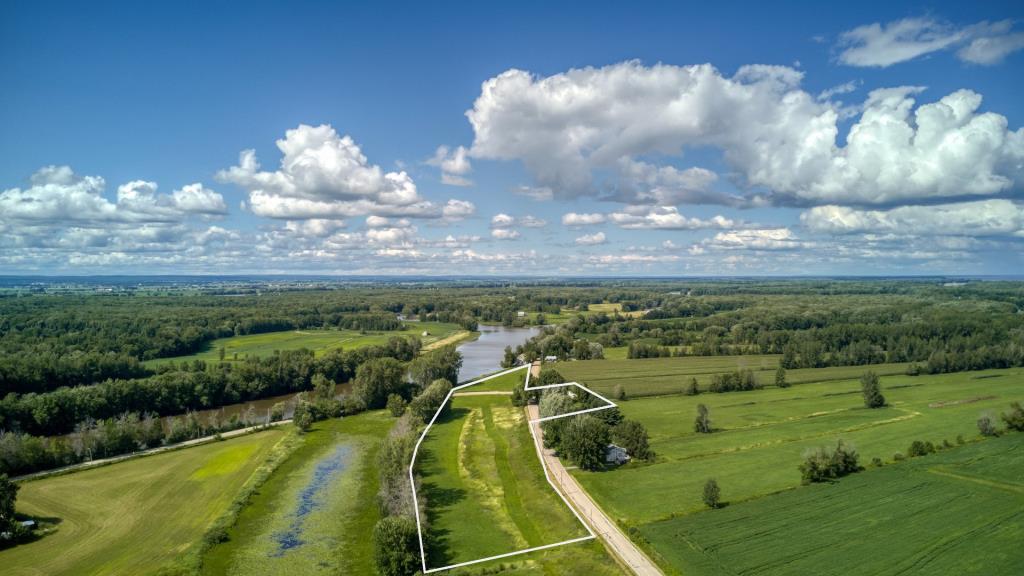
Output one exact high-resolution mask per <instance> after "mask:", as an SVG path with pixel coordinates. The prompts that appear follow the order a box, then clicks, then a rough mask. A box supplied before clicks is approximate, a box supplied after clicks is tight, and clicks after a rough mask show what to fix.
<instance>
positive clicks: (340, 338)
mask: <svg viewBox="0 0 1024 576" xmlns="http://www.w3.org/2000/svg"><path fill="white" fill-rule="evenodd" d="M406 327H407V328H406V329H405V330H394V331H372V332H360V331H357V330H289V331H285V332H267V333H265V334H249V335H246V336H232V337H230V338H218V339H217V340H214V341H212V342H211V343H210V344H209V345H208V346H207V348H206V349H205V350H203V351H202V352H197V353H195V354H190V355H188V356H176V357H173V358H158V359H155V360H149V361H147V362H145V364H146V365H147V366H150V367H154V366H158V365H160V364H166V363H168V362H182V361H192V360H204V361H206V362H217V361H219V360H220V349H221V348H224V360H225V361H226V362H231V361H234V360H236V359H237V360H244V359H245V357H246V356H257V357H262V356H269V355H271V354H273V353H274V351H275V350H298V349H299V348H308V349H310V350H312V351H313V352H314V353H315V354H316V355H317V356H319V355H321V354H324V353H325V352H328V351H330V350H336V349H338V348H342V349H345V350H353V349H356V348H362V347H365V346H377V345H382V344H387V341H388V339H390V338H393V337H395V336H416V337H418V338H420V339H421V340H422V341H423V344H424V348H427V347H430V346H431V345H432V344H436V343H440V342H441V341H446V342H447V343H455V342H456V341H458V340H460V339H461V338H457V337H456V336H459V335H461V336H462V337H464V338H468V337H469V336H471V335H472V332H468V331H466V330H463V329H462V328H461V327H460V326H458V325H457V324H448V323H443V322H407V323H406ZM424 331H426V332H429V335H428V336H423V335H422V334H423V332H424Z"/></svg>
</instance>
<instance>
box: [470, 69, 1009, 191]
mask: <svg viewBox="0 0 1024 576" xmlns="http://www.w3.org/2000/svg"><path fill="white" fill-rule="evenodd" d="M802 75H803V73H802V72H801V71H799V70H795V69H792V68H788V67H785V66H760V65H759V66H744V67H742V68H740V70H738V71H737V72H736V74H734V75H733V76H731V77H727V76H723V75H722V74H721V73H719V71H718V70H716V69H715V68H714V67H712V66H710V65H698V66H671V65H664V64H660V65H655V66H644V65H642V64H640V63H639V62H635V61H633V62H624V63H620V64H614V65H610V66H604V67H601V68H583V69H573V70H569V71H568V72H564V73H561V74H555V75H553V76H548V77H536V76H533V75H531V74H529V73H527V72H524V71H521V70H508V71H506V72H504V73H502V74H500V75H498V76H496V77H494V78H491V79H490V80H488V81H486V82H485V83H484V84H483V86H482V90H481V94H480V96H479V97H478V98H477V99H476V101H475V103H474V105H473V109H472V110H470V111H468V112H467V116H468V118H469V120H470V123H471V124H472V126H473V130H474V133H475V138H474V141H473V146H472V148H471V150H470V154H471V155H472V156H473V157H475V158H489V159H500V160H518V161H520V162H522V163H523V165H524V166H525V168H526V170H527V171H528V172H529V173H531V174H532V175H533V177H534V179H535V181H536V187H537V188H542V189H547V190H551V192H552V197H561V198H575V197H578V196H585V195H589V196H599V195H602V194H605V195H607V192H608V190H609V188H612V189H613V190H614V199H617V200H621V201H625V202H628V203H631V204H638V203H650V204H655V205H658V204H661V205H668V204H676V203H680V202H688V203H690V202H692V203H707V204H712V203H718V204H725V205H744V204H745V203H756V204H759V205H760V204H763V203H764V199H763V198H761V197H759V196H757V195H756V192H755V191H757V190H761V189H763V190H768V191H770V192H771V197H772V198H773V199H774V200H775V201H778V202H784V203H798V204H893V203H897V202H902V201H910V200H922V199H927V200H929V201H931V200H933V199H934V198H936V197H943V198H955V197H965V196H977V195H994V194H1000V193H1004V192H1006V191H1007V190H1009V189H1011V188H1012V187H1014V186H1015V185H1017V186H1019V185H1020V183H1021V181H1022V180H1024V130H1022V129H1017V130H1011V129H1009V126H1008V125H1009V123H1008V121H1007V119H1006V117H1005V116H1002V115H999V114H996V113H993V112H982V111H981V110H980V107H981V95H980V94H977V93H975V92H972V91H969V90H960V91H957V92H953V93H951V94H948V95H946V96H945V97H943V98H941V99H940V100H938V101H936V102H930V103H925V104H922V105H920V106H917V102H916V101H915V99H914V96H915V95H916V94H917V93H919V92H920V89H919V88H914V87H900V88H896V89H885V90H876V91H874V92H872V93H870V95H869V96H868V98H867V100H866V101H865V102H864V103H863V104H862V105H861V106H858V107H857V108H856V110H857V112H856V113H852V112H851V110H853V109H852V108H851V107H848V106H844V105H841V104H840V103H836V102H832V101H830V100H827V99H826V100H821V99H819V98H818V97H817V96H815V95H812V94H809V93H808V92H806V91H804V90H802V89H801V88H800V82H801V79H802ZM915 106H916V108H915ZM851 114H852V115H853V116H856V120H855V121H854V122H853V123H852V125H851V126H850V128H849V131H848V133H846V134H841V132H840V127H839V123H840V121H841V120H842V119H843V118H846V117H849V116H850V115H851ZM698 148H700V149H703V148H715V149H719V150H721V151H722V153H723V158H724V161H725V162H726V163H727V164H728V165H729V166H730V167H731V168H732V174H733V175H734V176H733V178H734V179H735V180H736V183H737V184H739V185H740V186H742V187H744V188H746V189H747V190H750V191H751V192H748V193H747V194H748V195H749V194H751V193H754V194H755V196H754V197H753V198H745V199H743V200H745V201H746V202H744V201H741V200H740V199H737V198H733V197H730V196H728V195H723V194H719V193H715V192H714V191H713V190H712V189H711V187H712V186H711V185H712V184H713V183H714V182H715V178H717V176H716V175H715V174H714V173H713V172H711V171H708V170H706V169H703V168H700V167H696V166H694V167H689V168H677V167H674V166H657V165H654V164H652V163H651V162H647V161H644V160H642V159H641V158H651V157H664V158H668V159H673V158H675V159H678V158H680V157H681V156H682V154H684V153H685V152H686V150H688V149H698ZM602 174H609V175H608V176H607V177H606V180H605V181H600V179H601V178H602V176H601V175H602Z"/></svg>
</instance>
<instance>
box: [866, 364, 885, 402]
mask: <svg viewBox="0 0 1024 576" xmlns="http://www.w3.org/2000/svg"><path fill="white" fill-rule="evenodd" d="M860 391H861V394H862V395H863V396H864V406H866V407H867V408H881V407H882V406H885V396H882V387H881V386H880V385H879V383H878V374H875V373H874V371H872V370H868V371H867V372H865V373H864V375H863V376H861V377H860Z"/></svg>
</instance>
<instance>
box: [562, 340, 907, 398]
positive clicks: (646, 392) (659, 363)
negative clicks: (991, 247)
mask: <svg viewBox="0 0 1024 576" xmlns="http://www.w3.org/2000/svg"><path fill="white" fill-rule="evenodd" d="M612 350H616V349H612ZM780 358H782V356H780V355H777V354H759V355H748V356H683V357H678V358H639V359H632V360H627V359H621V360H615V359H606V360H583V361H577V362H560V363H558V364H556V365H555V366H554V368H556V369H557V370H558V372H559V373H560V374H562V376H564V377H565V379H566V380H569V381H576V382H579V383H581V384H584V385H586V386H587V387H588V388H592V389H593V390H595V391H597V392H600V393H601V394H611V393H612V391H613V390H614V388H615V386H616V385H621V386H622V387H623V388H624V389H625V391H626V393H627V394H628V395H629V396H634V397H636V396H656V395H660V394H679V393H682V392H683V391H684V390H685V389H686V387H687V386H688V385H689V383H690V378H694V377H695V378H697V385H698V386H699V387H700V388H701V389H706V388H707V386H708V384H709V383H710V382H711V376H712V375H713V374H719V373H722V372H733V371H736V370H747V369H749V370H753V371H754V375H755V377H756V378H757V380H758V382H760V383H762V384H765V385H769V384H772V383H774V381H775V370H776V368H778V366H779V359H780ZM867 369H871V370H874V371H875V373H876V374H879V375H881V376H885V375H896V374H904V373H906V370H907V364H902V363H897V364H874V365H871V366H833V367H828V368H799V369H794V370H787V371H786V380H787V381H788V382H790V383H791V384H801V383H805V382H821V381H824V380H845V379H849V378H857V377H860V375H861V374H863V373H864V371H865V370H867Z"/></svg>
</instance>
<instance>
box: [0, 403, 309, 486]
mask: <svg viewBox="0 0 1024 576" xmlns="http://www.w3.org/2000/svg"><path fill="white" fill-rule="evenodd" d="M290 423H291V419H290V418H289V419H288V420H278V421H277V422H271V423H269V424H266V425H262V424H261V425H259V426H250V427H248V428H239V429H238V430H231V431H229V432H221V434H220V437H221V438H223V439H224V440H227V439H229V438H234V437H235V436H242V435H244V434H248V433H250V432H255V431H257V430H261V429H263V428H264V427H274V426H280V425H282V424H290ZM216 440H217V436H216V435H212V436H203V437H202V438H194V439H192V440H186V441H184V442H178V443H177V444H170V445H168V446H158V447H156V448H150V449H149V450H139V451H138V452H129V453H128V454H121V455H120V456H111V457H110V458H100V459H99V460H87V461H85V462H80V463H78V464H72V465H70V466H64V467H61V468H54V469H52V470H43V471H42V472H33V473H32V474H25V475H24V476H17V477H15V478H11V480H18V481H22V480H33V479H35V478H43V477H46V476H52V475H54V474H63V473H65V472H73V471H77V470H86V469H88V468H95V467H97V466H104V465H107V464H113V463H115V462H121V461H122V460H131V459H133V458H141V457H143V456H150V455H152V454H159V453H161V452H170V451H172V450H180V449H182V448H189V447H191V446H198V445H200V444H207V443H209V442H215V441H216Z"/></svg>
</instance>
